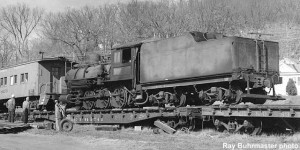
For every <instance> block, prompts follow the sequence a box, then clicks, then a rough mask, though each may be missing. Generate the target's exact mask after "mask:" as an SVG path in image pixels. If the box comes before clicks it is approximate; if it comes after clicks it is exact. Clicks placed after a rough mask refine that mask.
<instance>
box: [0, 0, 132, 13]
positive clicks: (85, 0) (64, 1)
mask: <svg viewBox="0 0 300 150" xmlns="http://www.w3.org/2000/svg"><path fill="white" fill-rule="evenodd" d="M128 1H130V0H0V7H5V6H7V5H14V4H17V3H25V4H28V6H30V7H40V8H43V9H44V10H45V11H48V12H50V11H52V12H58V11H63V10H65V8H67V7H70V8H80V7H83V6H85V5H88V6H98V5H103V4H112V3H118V2H128Z"/></svg>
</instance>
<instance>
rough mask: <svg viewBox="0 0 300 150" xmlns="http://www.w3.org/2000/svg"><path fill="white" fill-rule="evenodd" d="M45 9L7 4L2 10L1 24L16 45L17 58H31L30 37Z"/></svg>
mask: <svg viewBox="0 0 300 150" xmlns="http://www.w3.org/2000/svg"><path fill="white" fill-rule="evenodd" d="M42 15H43V11H42V10H41V9H38V8H34V9H31V8H29V7H28V6H27V5H25V4H17V5H13V6H7V7H5V8H2V10H1V21H0V26H1V27H2V28H3V30H4V31H6V32H7V33H8V34H9V38H11V41H12V42H13V43H12V44H13V45H14V51H15V58H16V61H18V59H19V58H23V57H24V56H25V58H27V59H29V57H30V55H29V48H28V44H29V39H30V36H31V35H32V33H33V32H34V29H35V28H36V27H37V25H38V24H39V22H40V21H41V19H42Z"/></svg>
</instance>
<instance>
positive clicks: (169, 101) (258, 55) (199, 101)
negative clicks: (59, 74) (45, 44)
mask: <svg viewBox="0 0 300 150" xmlns="http://www.w3.org/2000/svg"><path fill="white" fill-rule="evenodd" d="M94 56H96V55H94ZM280 82H281V80H280V77H279V46H278V43H277V42H271V41H262V40H257V39H249V38H242V37H235V36H232V37H226V36H223V35H221V34H216V33H202V32H189V33H187V34H185V35H182V36H177V37H173V38H168V39H162V40H152V41H150V40H149V41H141V42H132V43H127V44H125V45H121V46H117V47H114V48H113V49H112V51H111V62H110V63H105V62H103V61H102V60H100V59H98V58H96V59H94V61H93V62H91V63H90V64H88V65H83V66H79V67H78V68H75V69H72V70H70V71H69V72H68V73H67V75H66V83H67V87H68V94H66V95H61V96H60V100H62V101H63V100H65V101H68V102H70V103H71V104H74V105H75V106H78V107H80V108H83V109H87V110H91V109H105V108H126V107H143V106H163V107H164V106H165V105H174V106H176V107H182V106H186V105H211V104H213V103H214V102H216V101H221V102H223V103H228V104H238V103H240V102H243V101H251V102H253V103H263V102H264V101H265V100H266V99H274V100H275V99H277V97H276V96H275V89H274V85H275V84H279V83H280ZM266 87H268V88H270V89H273V95H272V96H268V95H267V92H266V91H265V88H266Z"/></svg>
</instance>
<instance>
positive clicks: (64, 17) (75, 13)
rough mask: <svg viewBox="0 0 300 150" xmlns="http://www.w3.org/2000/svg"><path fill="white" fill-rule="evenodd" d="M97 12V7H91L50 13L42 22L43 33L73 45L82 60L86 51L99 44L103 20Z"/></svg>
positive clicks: (69, 45) (47, 36)
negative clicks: (100, 20)
mask: <svg viewBox="0 0 300 150" xmlns="http://www.w3.org/2000/svg"><path fill="white" fill-rule="evenodd" d="M96 14H98V12H97V9H92V8H89V7H84V8H82V9H80V10H75V9H71V10H67V11H66V12H63V13H58V14H49V15H48V16H46V17H45V19H44V21H43V23H42V33H43V35H44V36H45V37H46V38H49V39H51V40H52V41H56V42H61V43H64V44H65V45H66V46H68V47H71V48H72V49H73V51H72V53H73V54H76V56H77V58H78V59H79V60H81V59H82V58H83V56H84V55H85V53H86V52H88V51H91V50H93V49H94V48H96V47H97V46H98V36H99V35H100V33H101V25H100V24H101V22H99V21H98V18H97V16H96Z"/></svg>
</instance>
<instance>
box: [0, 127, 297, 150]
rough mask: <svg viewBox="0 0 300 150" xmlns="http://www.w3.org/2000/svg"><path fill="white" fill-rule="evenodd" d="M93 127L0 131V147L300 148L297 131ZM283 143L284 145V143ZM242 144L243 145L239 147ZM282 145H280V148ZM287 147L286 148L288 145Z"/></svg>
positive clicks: (104, 149) (34, 149)
mask: <svg viewBox="0 0 300 150" xmlns="http://www.w3.org/2000/svg"><path fill="white" fill-rule="evenodd" d="M94 127H95V126H92V125H88V126H80V125H76V126H75V127H74V129H73V130H72V131H71V132H69V133H66V132H61V133H59V132H56V131H52V130H45V129H30V130H27V131H24V132H21V133H18V134H0V141H1V144H0V150H11V149H12V150H41V149H42V150H57V149H65V150H68V149H70V150H94V149H97V150H207V149H258V148H257V147H256V148H253V147H252V148H251V147H250V148H249V147H247V144H260V145H263V146H264V145H266V144H269V145H270V144H273V145H275V146H276V147H273V148H272V147H271V148H268V149H280V148H284V147H283V146H285V149H300V143H299V141H300V133H297V134H294V135H292V136H289V135H271V136H267V135H264V134H263V135H261V136H249V135H241V134H228V133H219V132H216V131H214V130H212V129H206V130H204V131H198V132H191V133H190V134H186V133H183V132H177V133H175V134H173V135H169V134H153V132H152V130H150V129H143V130H142V131H135V130H134V129H132V128H127V129H122V130H119V131H96V130H95V128H94ZM284 144H285V145H284ZM241 145H244V147H242V148H241V147H240V148H239V147H238V146H241ZM280 146H281V147H280ZM288 146H289V147H288Z"/></svg>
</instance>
